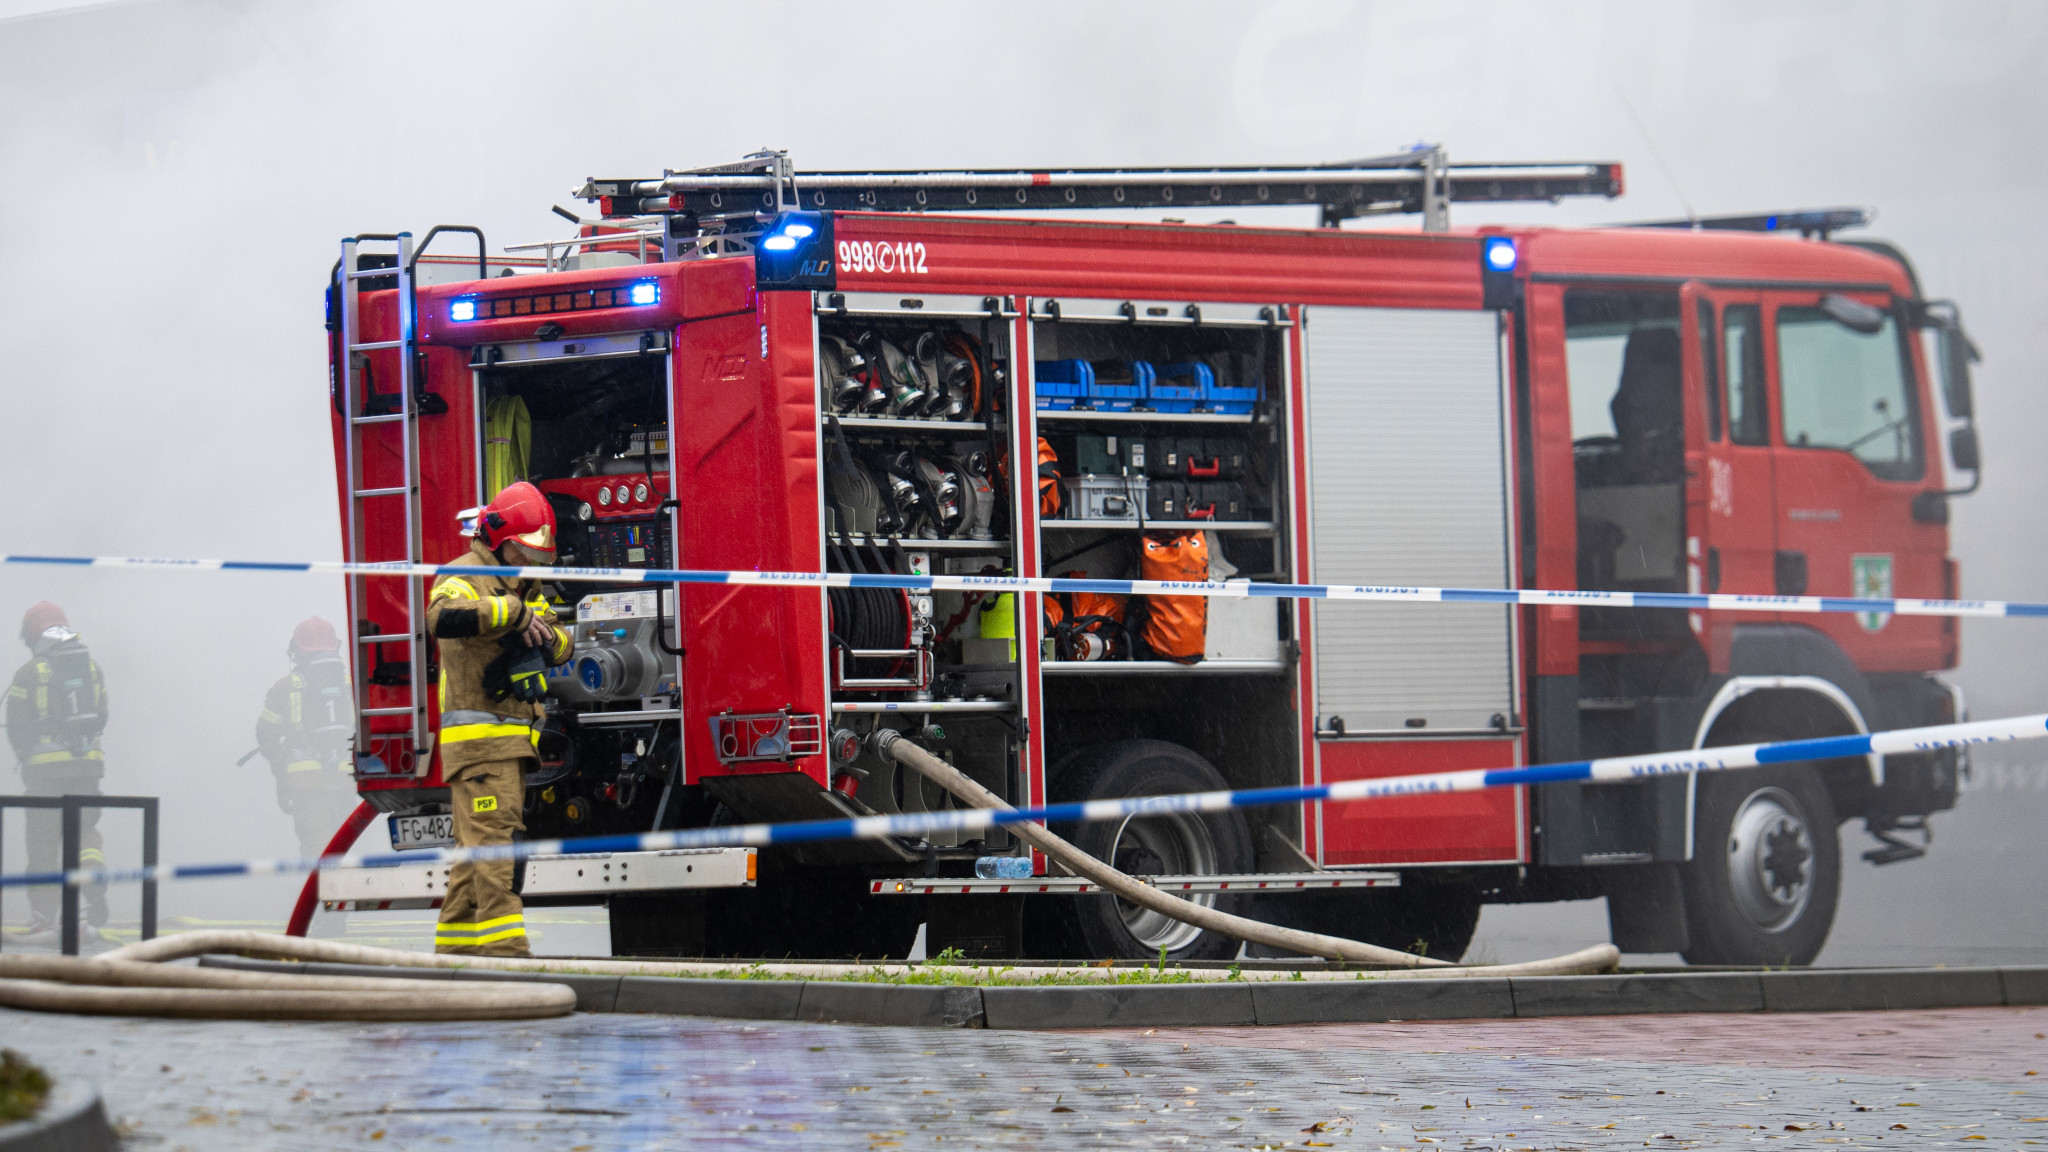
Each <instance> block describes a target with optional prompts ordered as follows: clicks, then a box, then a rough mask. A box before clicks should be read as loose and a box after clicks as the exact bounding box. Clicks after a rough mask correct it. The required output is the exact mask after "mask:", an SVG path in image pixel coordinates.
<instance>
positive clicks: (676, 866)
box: [320, 848, 755, 911]
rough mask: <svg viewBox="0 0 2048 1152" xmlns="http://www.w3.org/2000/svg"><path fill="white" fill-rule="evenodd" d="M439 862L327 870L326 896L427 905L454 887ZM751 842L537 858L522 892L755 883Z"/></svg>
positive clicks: (377, 905) (372, 904)
mask: <svg viewBox="0 0 2048 1152" xmlns="http://www.w3.org/2000/svg"><path fill="white" fill-rule="evenodd" d="M450 867H451V866H450V865H448V864H444V863H440V862H432V863H425V864H395V865H392V866H390V867H387V868H322V869H321V870H320V899H321V901H322V902H324V903H325V904H326V905H327V907H328V908H329V909H330V910H333V911H375V910H382V909H395V908H427V907H431V906H432V905H433V904H434V903H435V902H436V901H438V900H440V898H441V897H442V896H443V895H445V894H446V893H447V891H448V869H449V868H450ZM754 873H755V856H754V849H752V848H678V849H672V850H669V851H664V852H596V853H587V854H585V853H578V854H565V855H559V856H532V857H528V858H527V861H526V882H525V884H524V885H522V886H521V888H520V895H521V896H522V897H524V898H525V899H527V900H529V901H531V900H535V899H542V900H545V899H549V898H552V897H571V898H573V897H579V896H583V897H589V896H603V895H605V894H607V893H611V892H667V891H675V890H678V889H685V888H750V887H752V886H753V884H754Z"/></svg>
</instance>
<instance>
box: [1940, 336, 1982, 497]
mask: <svg viewBox="0 0 2048 1152" xmlns="http://www.w3.org/2000/svg"><path fill="white" fill-rule="evenodd" d="M1938 331H1939V336H1938V347H1939V348H1940V351H1941V395H1942V399H1943V400H1944V401H1945V402H1946V403H1947V404H1948V414H1949V415H1950V416H1953V417H1955V418H1956V419H1958V420H1968V419H1969V418H1970V417H1971V416H1972V415H1973V414H1974V413H1975V411H1976V404H1975V402H1974V398H1973V397H1972V396H1971V394H1970V364H1971V363H1972V362H1973V361H1975V360H1977V359H1979V355H1978V352H1977V346H1976V345H1975V344H1973V343H1971V342H1970V338H1969V337H1968V336H1967V335H1965V334H1964V333H1963V326H1962V324H1961V322H1960V318H1958V319H1957V320H1952V321H1950V322H1949V323H1946V324H1943V325H1942V326H1941V327H1940V329H1939V330H1938ZM1971 467H1975V465H1971Z"/></svg>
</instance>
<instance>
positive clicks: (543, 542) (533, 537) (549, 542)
mask: <svg viewBox="0 0 2048 1152" xmlns="http://www.w3.org/2000/svg"><path fill="white" fill-rule="evenodd" d="M513 539H514V540H517V541H519V542H520V543H521V544H524V545H526V546H527V547H528V548H532V549H534V550H536V551H540V552H553V551H554V550H555V528H554V525H552V524H543V525H541V526H540V527H538V528H536V529H534V530H533V531H531V532H522V533H520V534H519V535H517V536H514V537H513Z"/></svg>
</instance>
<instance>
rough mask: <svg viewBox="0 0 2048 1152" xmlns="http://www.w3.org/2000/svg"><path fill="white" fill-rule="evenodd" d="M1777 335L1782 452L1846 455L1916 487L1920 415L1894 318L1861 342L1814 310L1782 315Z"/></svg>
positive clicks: (1857, 335)
mask: <svg viewBox="0 0 2048 1152" xmlns="http://www.w3.org/2000/svg"><path fill="white" fill-rule="evenodd" d="M1777 327H1778V394H1779V402H1780V405H1781V408H1782V410H1783V413H1784V425H1785V444H1786V445H1787V446H1788V447H1792V448H1829V449H1835V450H1837V451H1843V452H1847V453H1849V454H1850V455H1852V456H1854V457H1856V458H1857V459H1858V460H1861V461H1862V462H1863V464H1864V466H1865V467H1867V468H1869V469H1870V471H1871V472H1872V473H1873V474H1874V475H1877V476H1879V477H1882V478H1884V479H1886V480H1918V479H1919V478H1920V476H1921V471H1922V469H1921V462H1920V418H1919V417H1920V408H1919V405H1918V404H1916V403H1914V396H1913V390H1912V388H1911V387H1910V383H1911V380H1912V377H1911V375H1910V374H1909V373H1908V371H1907V369H1906V361H1905V346H1904V345H1903V344H1902V343H1901V342H1900V340H1899V333H1898V330H1897V327H1896V325H1895V323H1894V321H1893V319H1892V317H1890V316H1886V317H1885V320H1884V325H1883V327H1881V328H1879V329H1878V330H1877V331H1876V332H1872V333H1868V334H1865V333H1862V332H1857V331H1854V330H1853V329H1850V328H1848V327H1846V326H1844V325H1842V324H1840V323H1837V322H1836V321H1835V320H1833V319H1832V318H1830V317H1829V316H1828V315H1827V314H1826V313H1824V312H1822V311H1821V310H1820V309H1819V308H1807V307H1787V308H1780V309H1778V323H1777Z"/></svg>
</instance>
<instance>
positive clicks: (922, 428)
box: [834, 416, 988, 436]
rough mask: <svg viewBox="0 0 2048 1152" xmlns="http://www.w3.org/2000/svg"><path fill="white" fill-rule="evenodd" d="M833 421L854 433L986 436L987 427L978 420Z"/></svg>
mask: <svg viewBox="0 0 2048 1152" xmlns="http://www.w3.org/2000/svg"><path fill="white" fill-rule="evenodd" d="M834 419H835V420H837V421H839V423H840V425H841V426H842V427H845V428H848V429H851V430H854V431H862V430H867V431H875V432H929V433H932V434H935V435H936V434H940V433H946V434H955V435H967V434H972V435H976V436H986V435H988V425H987V424H985V423H983V422H982V421H979V420H896V419H892V418H890V417H887V416H835V417H834Z"/></svg>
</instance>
